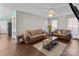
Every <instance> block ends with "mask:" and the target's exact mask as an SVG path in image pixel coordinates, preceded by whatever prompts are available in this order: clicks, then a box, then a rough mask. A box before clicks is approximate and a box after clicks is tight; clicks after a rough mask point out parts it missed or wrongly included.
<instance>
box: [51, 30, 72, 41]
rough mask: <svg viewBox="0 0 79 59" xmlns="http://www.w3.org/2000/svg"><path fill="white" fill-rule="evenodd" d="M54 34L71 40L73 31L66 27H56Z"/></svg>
mask: <svg viewBox="0 0 79 59" xmlns="http://www.w3.org/2000/svg"><path fill="white" fill-rule="evenodd" d="M52 35H53V36H57V37H58V38H60V39H64V40H70V39H71V37H72V35H71V31H70V30H65V29H56V30H55V31H54V32H52Z"/></svg>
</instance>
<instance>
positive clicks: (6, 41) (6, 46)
mask: <svg viewBox="0 0 79 59" xmlns="http://www.w3.org/2000/svg"><path fill="white" fill-rule="evenodd" d="M60 41H61V42H63V43H67V44H68V46H67V47H66V48H65V50H64V51H63V53H62V54H61V56H72V55H74V56H78V55H79V40H76V39H72V40H71V41H70V42H66V41H62V40H60ZM0 55H1V56H45V54H43V53H42V52H40V51H39V50H38V49H36V48H34V47H33V46H32V44H31V45H28V44H24V43H20V44H15V43H14V41H13V40H12V39H11V38H9V37H7V36H6V35H0Z"/></svg>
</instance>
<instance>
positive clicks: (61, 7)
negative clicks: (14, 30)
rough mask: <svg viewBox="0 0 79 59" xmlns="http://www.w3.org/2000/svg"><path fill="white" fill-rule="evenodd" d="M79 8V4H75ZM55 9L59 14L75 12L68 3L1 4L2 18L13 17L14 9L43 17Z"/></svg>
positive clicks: (0, 12)
mask: <svg viewBox="0 0 79 59" xmlns="http://www.w3.org/2000/svg"><path fill="white" fill-rule="evenodd" d="M74 5H76V6H77V7H78V8H79V4H74ZM50 9H54V10H55V12H56V15H55V16H54V17H57V16H65V15H70V14H73V12H72V11H71V9H70V6H69V5H68V4H67V3H3V4H0V19H1V18H11V15H12V13H13V11H15V10H21V11H24V12H28V13H32V14H35V15H39V16H42V17H48V11H49V10H50Z"/></svg>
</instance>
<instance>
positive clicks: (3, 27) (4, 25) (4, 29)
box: [0, 21, 7, 33]
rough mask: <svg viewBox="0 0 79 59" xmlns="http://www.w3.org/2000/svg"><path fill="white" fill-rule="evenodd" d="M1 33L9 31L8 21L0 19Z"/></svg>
mask: <svg viewBox="0 0 79 59" xmlns="http://www.w3.org/2000/svg"><path fill="white" fill-rule="evenodd" d="M0 33H7V21H0Z"/></svg>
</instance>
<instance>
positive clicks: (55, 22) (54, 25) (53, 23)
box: [52, 20, 57, 31]
mask: <svg viewBox="0 0 79 59" xmlns="http://www.w3.org/2000/svg"><path fill="white" fill-rule="evenodd" d="M55 29H57V20H52V31H54V30H55Z"/></svg>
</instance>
